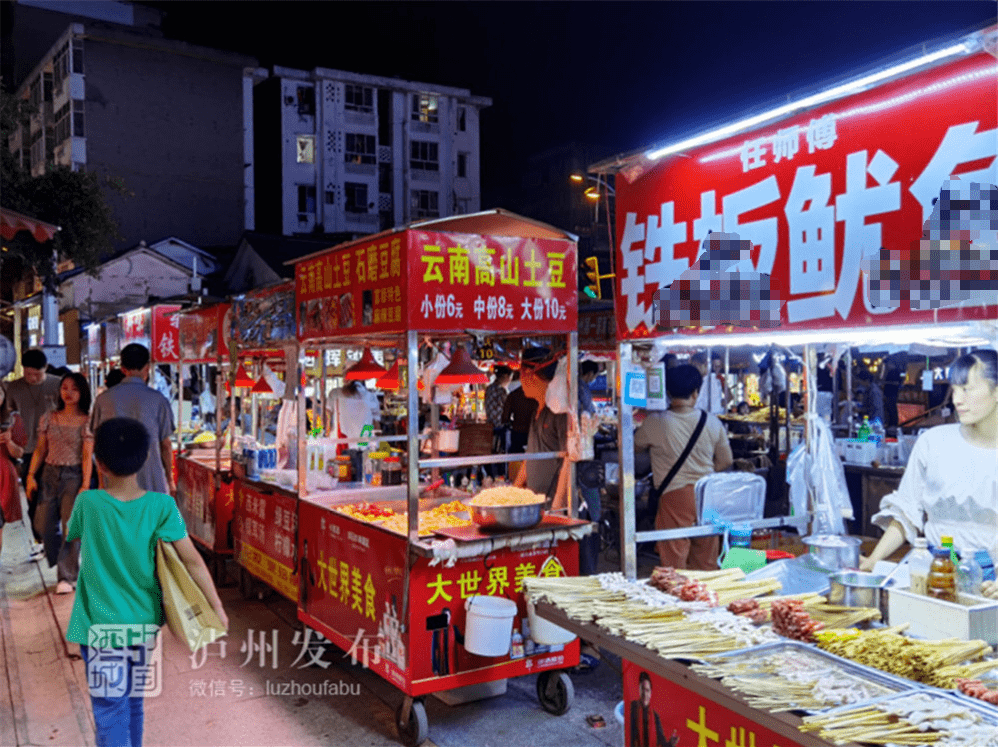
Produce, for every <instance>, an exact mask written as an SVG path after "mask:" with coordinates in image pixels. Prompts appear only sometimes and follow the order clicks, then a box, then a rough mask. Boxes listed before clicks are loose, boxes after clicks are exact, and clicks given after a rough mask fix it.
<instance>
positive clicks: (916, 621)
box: [887, 588, 998, 646]
mask: <svg viewBox="0 0 998 747" xmlns="http://www.w3.org/2000/svg"><path fill="white" fill-rule="evenodd" d="M958 596H959V599H960V603H959V604H958V603H955V602H944V601H942V600H940V599H933V598H932V597H926V596H923V595H921V594H914V593H912V592H911V591H910V590H908V589H895V588H891V589H889V591H888V600H887V602H888V612H887V616H888V623H889V624H890V625H900V624H901V623H905V622H907V623H911V627H910V628H908V631H907V632H908V634H909V635H913V636H917V637H919V638H929V639H933V638H960V639H962V640H965V641H971V640H982V641H986V642H987V643H988V644H989V645H991V646H996V645H998V601H995V600H993V599H985V598H984V597H977V596H971V595H970V594H960V595H958Z"/></svg>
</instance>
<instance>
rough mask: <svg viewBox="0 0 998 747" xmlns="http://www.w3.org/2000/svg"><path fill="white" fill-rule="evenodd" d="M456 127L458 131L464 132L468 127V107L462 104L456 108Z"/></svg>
mask: <svg viewBox="0 0 998 747" xmlns="http://www.w3.org/2000/svg"><path fill="white" fill-rule="evenodd" d="M457 129H458V132H464V131H465V130H466V129H468V108H467V107H464V106H459V107H458V108H457Z"/></svg>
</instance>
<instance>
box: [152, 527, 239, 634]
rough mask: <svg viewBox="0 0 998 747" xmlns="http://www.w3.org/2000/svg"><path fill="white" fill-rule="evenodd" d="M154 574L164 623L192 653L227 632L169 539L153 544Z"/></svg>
mask: <svg viewBox="0 0 998 747" xmlns="http://www.w3.org/2000/svg"><path fill="white" fill-rule="evenodd" d="M156 576H157V578H159V585H160V586H161V587H162V589H163V612H164V613H165V614H166V623H167V625H169V627H170V630H171V631H172V632H173V634H174V635H175V636H176V637H177V638H179V639H180V640H181V641H182V642H184V643H186V644H187V647H188V648H189V649H190V650H191V653H194V652H195V651H197V650H198V649H200V648H201V647H202V646H206V645H208V644H209V643H214V642H215V640H216V639H218V638H220V637H221V636H223V635H225V634H226V632H227V631H226V630H225V627H224V626H223V625H222V621H221V620H219V619H218V615H216V614H215V610H213V609H212V607H211V604H209V603H208V600H207V599H206V598H205V595H204V592H203V591H201V587H199V586H198V585H197V584H196V583H195V581H194V579H193V578H191V574H190V573H189V572H188V570H187V567H186V566H185V565H184V561H182V560H181V559H180V555H179V554H178V553H177V549H176V548H175V547H174V546H173V544H172V543H170V542H163V540H160V541H159V542H158V543H157V544H156Z"/></svg>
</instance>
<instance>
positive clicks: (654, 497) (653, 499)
mask: <svg viewBox="0 0 998 747" xmlns="http://www.w3.org/2000/svg"><path fill="white" fill-rule="evenodd" d="M706 424H707V412H706V411H705V410H701V411H700V420H699V422H697V427H696V428H694V429H693V434H692V435H691V436H690V440H689V441H688V442H687V444H686V448H685V449H683V453H682V454H680V455H679V459H677V460H676V463H675V464H673V465H672V469H670V470H669V474H667V475H666V476H665V479H664V480H662V484H661V485H659V486H658V487H655V481H654V480H652V481H651V489H650V490H649V491H648V503H649V504H652V503H654V504H655V505H656V506H657V505H658V499H659V498H661V497H662V493H664V492H665V489H666V488H667V487H669V483H670V482H672V478H674V477H675V476H676V475H677V474H678V473H679V470H680V469H682V467H683V464H685V463H686V458H687V457H688V456H689V455H690V452H691V451H693V447H694V446H696V442H697V440H698V439H699V438H700V434H701V433H703V427H704V425H706Z"/></svg>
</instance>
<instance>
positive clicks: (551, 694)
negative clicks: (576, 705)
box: [537, 671, 575, 716]
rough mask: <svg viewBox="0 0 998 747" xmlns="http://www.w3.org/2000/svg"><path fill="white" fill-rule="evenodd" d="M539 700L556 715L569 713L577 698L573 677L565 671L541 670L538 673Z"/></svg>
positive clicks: (546, 709) (547, 709) (544, 707)
mask: <svg viewBox="0 0 998 747" xmlns="http://www.w3.org/2000/svg"><path fill="white" fill-rule="evenodd" d="M537 700H539V701H540V703H541V707H542V708H543V709H544V710H545V711H547V712H548V713H553V714H554V715H555V716H561V715H563V714H565V713H568V709H569V708H571V707H572V701H573V700H575V687H574V686H573V685H572V678H571V677H569V676H568V674H566V673H565V672H556V671H551V672H541V673H540V674H539V675H537Z"/></svg>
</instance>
